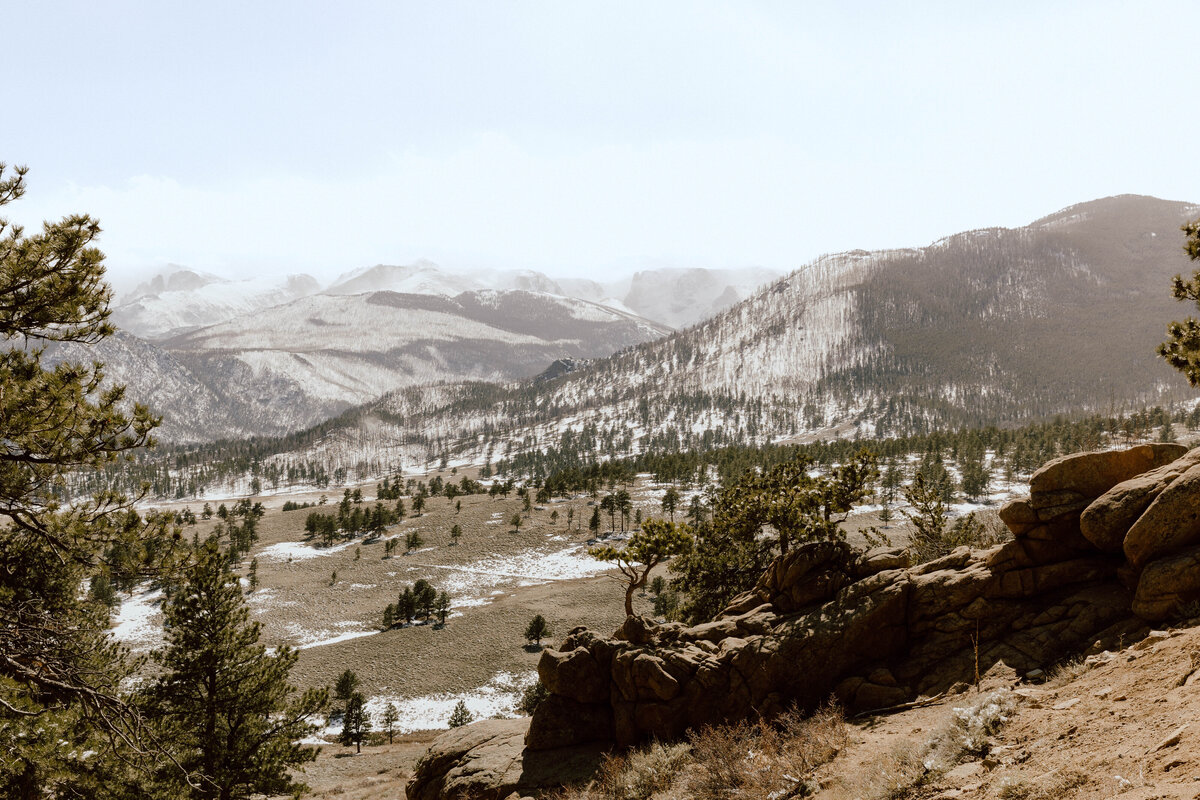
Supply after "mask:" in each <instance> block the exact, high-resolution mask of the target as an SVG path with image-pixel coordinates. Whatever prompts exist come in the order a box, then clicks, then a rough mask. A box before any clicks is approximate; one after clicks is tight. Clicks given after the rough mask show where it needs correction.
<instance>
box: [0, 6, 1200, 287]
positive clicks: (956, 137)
mask: <svg viewBox="0 0 1200 800" xmlns="http://www.w3.org/2000/svg"><path fill="white" fill-rule="evenodd" d="M1194 12H1195V7H1194V6H1193V5H1191V4H1189V3H1167V2H1164V3H1155V2H1147V3H1138V4H1133V3H1127V2H1104V1H1103V0H1099V1H1097V0H1092V1H1090V2H1086V3H1068V2H1060V3H1054V2H1028V3H1022V2H1011V3H989V4H983V3H961V2H953V3H916V2H914V3H890V2H877V3H867V2H860V3H853V2H835V3H817V2H779V3H770V2H703V1H702V0H698V1H697V2H687V3H679V2H660V1H658V0H656V2H653V3H646V2H628V3H626V2H616V1H615V0H606V2H603V3H590V2H561V0H555V1H554V2H544V3H543V2H536V3H535V2H528V3H527V2H496V1H493V0H480V2H454V1H453V0H450V1H443V2H397V1H395V0H381V1H380V2H353V0H348V1H347V2H342V3H337V4H333V3H328V2H321V3H305V2H286V3H284V2H252V3H246V2H244V1H242V2H231V3H227V2H215V1H214V0H206V1H205V2H203V3H196V2H170V1H169V0H159V1H158V2H153V3H150V2H130V3H122V2H105V3H95V2H77V3H68V2H55V1H54V0H47V1H46V2H38V3H19V4H11V5H10V6H9V7H8V8H6V10H5V12H4V20H5V31H6V36H5V46H4V49H5V58H4V60H3V64H2V65H0V75H2V76H3V78H4V81H3V83H4V86H5V87H6V89H7V90H8V91H7V98H6V100H5V103H4V109H5V113H4V115H3V116H4V120H3V122H0V160H2V161H6V162H8V163H9V164H24V165H27V166H28V167H29V168H30V172H29V176H28V179H27V180H28V185H29V190H28V192H27V194H26V196H25V198H23V199H22V200H21V201H19V202H17V203H15V204H13V205H11V206H9V207H7V208H5V209H4V212H3V213H4V215H5V216H7V217H9V218H10V219H12V220H14V221H17V222H22V223H25V224H27V225H36V224H38V223H39V222H40V221H41V220H43V219H50V218H54V219H57V218H59V217H61V216H63V215H65V214H67V213H74V212H87V213H89V214H92V215H93V216H95V217H97V218H99V220H100V222H101V225H102V226H103V228H104V231H105V233H104V235H103V237H102V239H101V243H100V244H101V247H102V249H103V250H104V251H105V252H106V254H107V255H108V265H109V271H110V275H111V276H112V277H113V279H114V282H117V283H118V284H119V283H120V282H121V281H122V280H123V279H128V278H131V276H134V275H139V274H143V273H146V272H148V271H152V270H156V269H159V268H161V267H162V266H164V265H166V264H168V263H174V264H181V265H186V266H188V267H191V268H193V269H197V270H203V271H207V272H212V273H216V274H219V275H224V276H227V277H237V276H246V275H252V274H284V273H297V272H308V273H311V274H314V275H317V276H318V277H319V278H322V279H325V280H328V279H331V278H332V277H333V276H335V275H337V274H339V273H342V272H345V271H348V270H352V269H356V268H360V267H364V266H370V265H373V264H378V263H389V264H405V263H411V262H412V261H415V260H417V259H422V258H424V259H430V260H433V261H435V262H437V263H439V264H442V265H444V266H447V267H450V268H459V269H462V268H501V269H510V268H529V269H536V270H540V271H543V272H547V273H549V274H551V275H552V276H555V277H589V278H593V279H609V278H615V277H618V276H620V275H623V274H627V273H630V272H632V271H635V270H638V269H646V268H655V267H666V266H673V267H692V266H698V267H717V268H726V267H748V266H759V267H767V268H771V269H776V270H779V271H790V270H792V269H795V268H798V267H800V266H802V265H803V264H805V263H807V262H809V261H811V260H812V259H813V258H815V257H817V256H819V255H821V254H823V253H829V252H838V251H843V250H849V249H855V248H864V249H875V248H884V247H901V246H911V245H923V244H928V243H929V242H931V241H934V240H936V239H938V238H941V237H942V236H945V235H948V234H952V233H956V232H958V231H963V230H971V229H974V228H980V227H990V226H996V225H1001V226H1009V227H1012V226H1018V225H1024V224H1027V223H1028V222H1031V221H1032V220H1034V219H1036V218H1038V217H1041V216H1044V215H1047V214H1050V213H1052V212H1054V211H1056V210H1058V209H1060V208H1063V207H1065V206H1068V205H1071V204H1074V203H1077V202H1082V201H1086V200H1091V199H1095V198H1098V197H1105V196H1109V195H1114V194H1123V193H1136V194H1150V195H1155V196H1158V197H1163V198H1167V199H1172V200H1192V201H1197V202H1200V163H1198V162H1197V159H1196V158H1195V152H1196V147H1195V143H1196V140H1197V136H1198V134H1200V103H1197V102H1196V77H1197V75H1200V47H1198V46H1197V45H1196V42H1195V26H1194V24H1193V23H1194V18H1195V14H1194Z"/></svg>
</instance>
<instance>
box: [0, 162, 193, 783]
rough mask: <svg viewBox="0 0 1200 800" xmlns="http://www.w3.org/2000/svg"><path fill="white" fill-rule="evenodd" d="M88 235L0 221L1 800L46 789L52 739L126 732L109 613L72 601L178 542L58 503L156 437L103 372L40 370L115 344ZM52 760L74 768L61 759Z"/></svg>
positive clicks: (69, 365) (138, 523)
mask: <svg viewBox="0 0 1200 800" xmlns="http://www.w3.org/2000/svg"><path fill="white" fill-rule="evenodd" d="M25 174H26V170H25V169H24V168H17V169H16V170H15V173H10V172H6V168H5V166H4V165H3V164H0V207H3V206H5V205H8V204H9V203H11V202H13V201H14V200H17V199H18V198H20V197H21V196H22V195H23V194H24V191H25ZM99 233H100V226H99V224H98V223H97V222H96V221H95V220H93V219H91V218H90V217H88V216H86V215H72V216H69V217H66V218H65V219H63V220H62V221H60V222H54V223H46V224H44V225H43V226H42V228H41V229H40V230H39V231H38V232H36V233H32V234H30V235H25V233H24V231H23V229H22V228H20V227H19V226H15V225H9V224H8V222H7V221H6V220H2V219H0V234H3V235H0V389H2V391H0V440H2V441H3V447H0V517H3V518H6V519H5V521H4V522H3V523H2V524H0V562H2V566H0V621H2V622H0V720H3V722H0V727H2V729H3V732H2V733H0V740H2V741H3V743H4V744H3V745H0V751H2V753H3V755H0V796H13V797H21V796H42V795H43V794H44V793H47V792H52V791H54V790H53V788H52V783H53V782H54V781H56V780H57V778H56V777H55V776H53V775H52V774H51V772H50V770H49V769H48V761H47V759H46V758H45V757H44V754H42V753H39V752H38V751H37V749H36V746H35V744H36V741H38V740H40V739H42V738H43V737H45V736H47V735H50V734H51V732H54V733H65V734H66V735H64V737H63V741H78V740H79V739H80V737H86V736H88V735H90V733H89V732H95V731H98V730H105V731H109V732H112V733H116V734H120V735H122V736H129V735H132V734H134V732H135V731H136V729H137V727H138V724H139V722H138V717H137V713H136V711H135V710H134V709H132V708H131V707H129V706H128V705H127V704H126V703H125V702H124V701H123V700H122V699H121V697H120V688H119V687H120V682H121V680H122V679H123V678H124V677H125V675H126V672H127V671H126V669H125V668H124V667H122V666H121V663H120V654H119V651H118V650H117V648H116V647H115V646H113V645H112V644H111V643H110V642H109V641H108V638H107V634H106V630H107V628H108V608H107V607H106V606H104V605H103V604H102V603H97V602H94V601H92V600H89V599H88V597H87V596H86V594H84V595H82V596H81V593H80V592H79V588H80V587H81V586H84V585H87V584H88V583H89V581H90V580H91V578H92V577H93V576H94V575H96V574H98V573H100V572H102V571H103V569H104V567H103V562H104V561H105V560H106V559H107V558H109V557H110V556H116V555H118V554H120V557H119V558H118V559H115V560H119V561H120V562H121V566H119V567H118V568H117V569H114V570H112V571H111V574H110V576H109V577H110V579H111V580H112V581H114V582H115V583H116V584H117V585H118V586H119V585H121V584H123V583H125V582H126V581H128V582H129V583H132V582H133V580H134V579H137V578H143V577H148V576H153V575H156V574H161V573H162V572H163V571H164V570H165V569H167V568H168V567H169V566H170V561H171V559H172V557H173V555H172V554H173V553H174V552H176V549H177V547H178V545H180V544H181V543H182V539H181V537H180V536H179V534H178V532H177V531H175V530H173V525H172V522H173V520H171V519H169V518H168V517H166V516H165V515H147V517H146V518H145V519H143V518H141V517H139V516H138V515H136V514H134V513H133V512H132V510H131V508H132V505H131V503H130V502H129V501H128V500H127V499H126V498H124V497H121V496H119V495H118V494H115V493H109V492H105V493H104V494H103V496H102V497H100V498H97V499H95V500H87V501H80V502H75V503H70V502H66V501H63V500H61V495H62V494H63V489H64V488H65V486H66V479H67V477H68V476H71V475H74V476H78V477H87V478H91V477H92V476H93V474H94V472H95V471H96V470H98V469H100V468H103V467H105V466H106V465H109V464H112V463H114V462H116V461H117V460H118V459H120V458H122V457H123V456H124V455H125V454H127V453H130V452H132V451H134V450H136V449H138V448H140V447H142V446H145V445H149V444H152V442H153V440H152V437H151V435H150V434H151V431H152V430H153V429H154V427H155V426H156V425H157V424H158V420H156V419H155V418H154V417H153V416H152V415H151V414H150V413H149V411H148V410H147V409H146V408H145V407H144V406H142V405H140V404H133V403H130V402H128V400H129V398H127V397H126V396H125V391H124V388H123V387H121V386H106V385H105V383H106V382H105V377H104V372H103V369H102V365H100V364H96V363H80V362H78V361H73V360H70V359H68V360H66V361H64V362H62V363H60V364H58V365H57V366H54V367H47V366H44V365H43V362H42V357H43V354H44V352H45V348H46V346H47V345H50V344H52V343H66V344H75V345H82V346H86V345H92V344H95V343H97V342H100V341H101V340H103V339H104V338H105V337H107V336H109V335H110V334H112V332H113V328H112V326H111V325H109V323H108V317H109V301H110V298H111V291H110V290H109V288H108V286H107V285H105V283H104V282H103V277H104V264H103V260H104V255H103V253H101V252H100V251H99V250H98V249H96V248H95V247H94V246H93V242H94V240H95V239H96V237H97V236H98V235H99ZM60 710H61V711H60ZM68 730H69V731H70V733H66V732H67V731H68ZM55 741H56V740H54V739H50V740H49V743H48V747H51V748H53V747H54V742H55ZM86 749H87V748H86V747H79V748H78V749H77V750H75V751H74V752H75V753H76V754H78V753H82V752H85V751H86ZM105 749H107V748H105ZM54 757H55V758H56V759H67V758H73V759H75V760H76V761H82V759H81V758H79V757H78V756H77V755H76V756H70V755H69V753H68V751H63V752H61V753H58V754H56V755H55V756H54ZM100 757H102V756H97V758H95V759H92V761H93V764H94V763H95V762H96V761H97V760H99V758H100ZM80 766H81V768H89V767H86V765H83V764H80ZM10 778H11V779H12V780H13V781H16V782H17V783H13V784H11V785H10V783H9V781H10ZM17 786H19V787H20V788H16V787H17ZM10 789H11V791H10Z"/></svg>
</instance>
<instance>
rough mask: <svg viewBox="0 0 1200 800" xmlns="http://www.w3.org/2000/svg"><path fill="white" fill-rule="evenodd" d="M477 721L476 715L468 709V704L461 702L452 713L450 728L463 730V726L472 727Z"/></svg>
mask: <svg viewBox="0 0 1200 800" xmlns="http://www.w3.org/2000/svg"><path fill="white" fill-rule="evenodd" d="M474 721H475V715H474V714H472V713H471V710H470V709H469V708H467V704H466V703H465V702H464V701H462V700H459V701H458V703H457V704H456V705H455V706H454V710H453V711H451V712H450V721H449V724H450V727H451V728H461V727H462V726H463V725H470V724H471V723H472V722H474Z"/></svg>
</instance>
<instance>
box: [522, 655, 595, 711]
mask: <svg viewBox="0 0 1200 800" xmlns="http://www.w3.org/2000/svg"><path fill="white" fill-rule="evenodd" d="M538 677H539V678H540V679H541V681H542V684H543V685H544V686H545V687H546V689H547V690H548V691H550V692H552V693H554V694H560V695H563V696H564V697H570V698H571V699H573V700H577V701H579V702H581V703H599V702H601V701H603V700H606V699H607V698H608V694H609V681H608V674H607V673H606V672H604V671H603V670H601V669H600V665H599V664H598V663H597V662H596V658H595V656H593V655H592V653H591V651H590V650H588V649H587V648H585V647H576V648H575V649H574V650H571V651H569V652H562V651H558V650H550V649H546V650H543V651H542V656H541V660H540V661H539V662H538Z"/></svg>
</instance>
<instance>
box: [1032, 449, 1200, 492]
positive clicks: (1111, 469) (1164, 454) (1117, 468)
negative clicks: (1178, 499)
mask: <svg viewBox="0 0 1200 800" xmlns="http://www.w3.org/2000/svg"><path fill="white" fill-rule="evenodd" d="M1186 452H1187V448H1186V447H1184V446H1183V445H1181V444H1166V443H1155V444H1143V445H1138V446H1136V447H1131V448H1129V449H1128V450H1106V451H1102V452H1095V453H1078V454H1076V455H1070V456H1063V457H1062V458H1056V459H1054V460H1053V461H1051V462H1049V463H1047V464H1046V465H1045V466H1043V467H1042V468H1041V469H1039V470H1038V471H1037V472H1035V473H1033V477H1032V478H1031V479H1030V481H1029V494H1030V497H1031V498H1033V499H1034V501H1035V507H1036V500H1037V498H1038V497H1039V496H1042V497H1053V498H1054V499H1055V501H1056V503H1055V504H1057V505H1062V504H1064V502H1065V500H1066V499H1067V498H1068V497H1069V495H1066V494H1056V493H1063V492H1070V493H1074V494H1077V495H1079V496H1081V497H1084V498H1089V499H1092V498H1096V497H1099V496H1100V495H1102V494H1104V493H1105V492H1107V491H1108V490H1109V489H1111V488H1112V487H1114V486H1116V485H1117V484H1118V483H1122V482H1124V481H1127V480H1129V479H1130V478H1133V477H1134V476H1136V475H1140V474H1142V473H1143V472H1148V471H1149V470H1152V469H1157V468H1158V467H1161V466H1163V465H1165V464H1169V463H1171V462H1172V461H1174V460H1175V459H1177V458H1179V457H1180V456H1182V455H1183V454H1184V453H1186Z"/></svg>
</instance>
